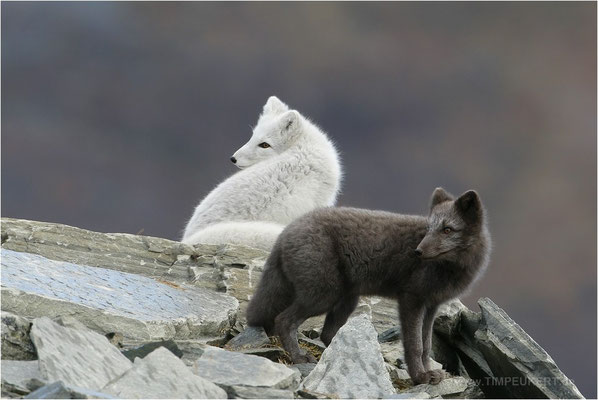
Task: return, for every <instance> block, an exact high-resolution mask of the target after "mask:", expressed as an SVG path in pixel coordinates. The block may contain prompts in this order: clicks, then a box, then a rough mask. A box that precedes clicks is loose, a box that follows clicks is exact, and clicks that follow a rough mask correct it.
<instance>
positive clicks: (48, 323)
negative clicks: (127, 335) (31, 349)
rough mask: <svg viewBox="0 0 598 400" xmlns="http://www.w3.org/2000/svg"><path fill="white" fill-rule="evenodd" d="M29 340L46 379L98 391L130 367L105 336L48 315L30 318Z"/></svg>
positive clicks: (130, 364)
mask: <svg viewBox="0 0 598 400" xmlns="http://www.w3.org/2000/svg"><path fill="white" fill-rule="evenodd" d="M31 339H32V340H33V343H34V344H35V347H36V348H37V354H38V356H39V369H40V371H41V376H42V378H43V379H44V380H45V381H46V382H55V381H62V382H64V383H65V384H66V385H69V386H77V387H85V388H87V389H90V390H99V389H101V388H102V387H104V385H106V384H107V383H108V382H110V381H111V380H113V379H115V378H118V377H119V376H121V375H122V374H123V373H125V372H126V371H127V370H128V369H130V368H131V367H132V363H131V362H130V361H129V360H128V359H127V358H126V357H125V356H123V355H122V354H121V353H120V351H118V349H117V348H116V347H114V346H113V345H112V344H110V342H108V339H106V338H105V337H104V336H102V335H100V334H98V333H96V332H93V331H91V330H81V329H74V328H67V327H64V326H61V325H58V324H57V323H55V322H54V321H52V320H51V319H49V318H47V317H43V318H36V319H35V320H33V327H32V328H31Z"/></svg>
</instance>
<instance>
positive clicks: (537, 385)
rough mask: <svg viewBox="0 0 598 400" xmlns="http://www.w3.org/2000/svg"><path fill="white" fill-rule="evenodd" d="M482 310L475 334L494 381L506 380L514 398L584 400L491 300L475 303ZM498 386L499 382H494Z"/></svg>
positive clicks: (572, 384)
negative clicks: (495, 379) (575, 399)
mask: <svg viewBox="0 0 598 400" xmlns="http://www.w3.org/2000/svg"><path fill="white" fill-rule="evenodd" d="M478 305H479V306H480V309H481V310H482V318H481V322H480V327H479V329H478V331H476V333H475V339H476V340H477V345H478V348H479V349H480V350H481V351H482V353H483V354H484V358H485V359H486V361H487V362H488V365H489V367H490V369H491V370H492V373H493V374H494V376H495V377H508V378H510V381H511V382H513V383H512V384H510V385H504V386H505V389H506V390H507V391H508V392H509V393H510V395H511V396H513V397H514V398H542V397H543V398H565V399H574V398H583V396H582V394H581V393H580V391H579V390H578V389H577V387H576V386H575V384H574V383H573V382H572V381H571V380H570V379H569V378H567V377H566V376H565V374H563V372H562V371H561V370H560V369H559V368H558V367H557V365H556V363H555V362H554V360H553V359H552V357H550V356H549V355H548V353H546V351H544V349H543V348H542V347H540V345H539V344H538V343H536V341H535V340H534V339H532V338H531V337H530V336H529V335H528V334H527V333H526V332H525V331H524V330H523V329H522V328H521V327H520V326H519V325H518V324H516V323H515V321H513V320H512V319H511V318H510V317H509V316H508V315H507V313H506V312H504V311H503V310H502V309H501V308H500V307H498V306H497V305H496V304H494V302H492V300H490V299H488V298H482V299H480V300H479V301H478ZM497 384H498V385H500V380H499V381H498V382H497Z"/></svg>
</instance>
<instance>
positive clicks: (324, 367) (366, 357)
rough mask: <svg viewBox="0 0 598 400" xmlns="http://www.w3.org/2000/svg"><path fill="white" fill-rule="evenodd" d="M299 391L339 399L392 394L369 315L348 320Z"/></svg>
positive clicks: (393, 390)
mask: <svg viewBox="0 0 598 400" xmlns="http://www.w3.org/2000/svg"><path fill="white" fill-rule="evenodd" d="M302 388H305V389H307V390H309V391H313V392H317V393H326V394H329V395H334V396H338V397H340V398H378V397H384V396H385V395H389V394H392V393H394V392H395V389H394V387H393V385H392V382H391V381H390V376H389V374H388V371H387V370H386V365H385V363H384V359H383V358H382V354H381V352H380V344H379V343H378V334H377V332H376V330H375V329H374V327H373V325H372V323H371V320H370V317H369V315H367V314H360V315H357V316H355V317H352V318H350V319H349V321H348V322H347V323H346V324H345V325H344V326H343V327H342V328H341V329H340V330H339V331H338V333H337V334H336V336H335V337H334V338H333V339H332V342H331V343H330V346H328V348H326V350H324V353H322V357H321V359H320V361H319V362H318V364H317V365H316V367H315V368H314V369H313V371H312V372H311V373H310V374H309V375H308V376H307V378H305V380H304V381H303V383H302Z"/></svg>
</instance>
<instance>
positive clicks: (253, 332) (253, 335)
mask: <svg viewBox="0 0 598 400" xmlns="http://www.w3.org/2000/svg"><path fill="white" fill-rule="evenodd" d="M267 344H270V339H269V338H268V335H266V332H265V331H264V328H262V327H259V328H257V327H253V326H248V327H247V328H245V330H243V331H242V332H241V333H239V334H238V335H237V336H235V337H234V338H232V339H231V340H230V341H229V342H228V343H227V344H226V345H225V346H224V348H225V349H226V350H231V351H241V350H247V349H257V348H259V347H262V346H264V345H267Z"/></svg>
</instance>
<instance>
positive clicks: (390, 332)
mask: <svg viewBox="0 0 598 400" xmlns="http://www.w3.org/2000/svg"><path fill="white" fill-rule="evenodd" d="M401 336H402V335H401V326H400V325H397V326H393V327H392V328H389V329H387V330H385V331H384V332H382V333H381V334H379V335H378V341H379V342H380V343H386V342H394V341H396V340H399V339H400V338H401Z"/></svg>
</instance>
